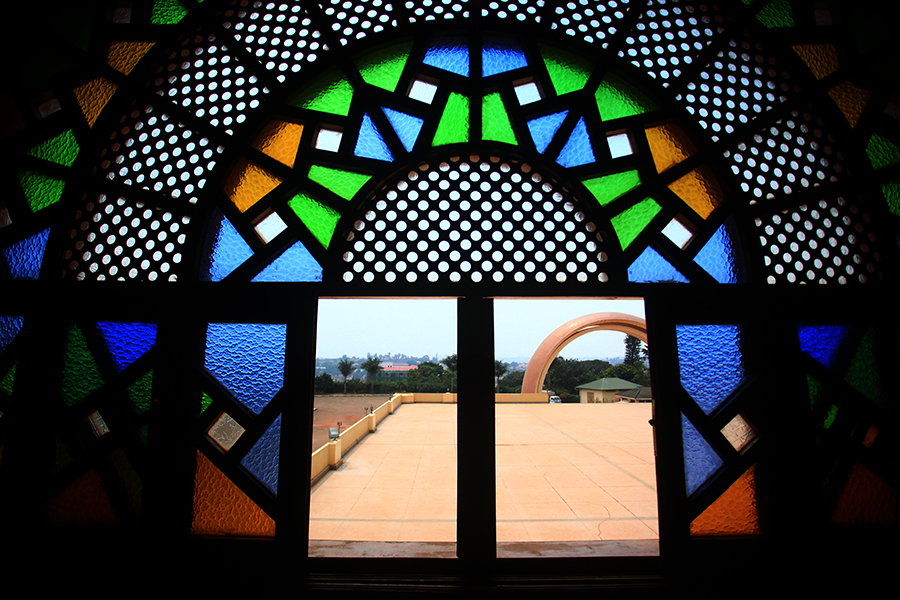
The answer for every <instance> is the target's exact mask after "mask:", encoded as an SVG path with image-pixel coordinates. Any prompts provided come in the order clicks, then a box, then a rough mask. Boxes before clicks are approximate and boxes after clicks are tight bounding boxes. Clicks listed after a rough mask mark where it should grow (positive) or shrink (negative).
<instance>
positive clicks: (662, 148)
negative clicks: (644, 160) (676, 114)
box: [646, 123, 697, 173]
mask: <svg viewBox="0 0 900 600" xmlns="http://www.w3.org/2000/svg"><path fill="white" fill-rule="evenodd" d="M646 134H647V142H648V143H649V144H650V153H651V154H653V162H654V163H655V164H656V172H657V173H662V172H663V171H665V170H666V169H668V168H669V167H672V166H673V165H677V164H678V163H680V162H681V161H683V160H684V159H686V158H687V157H688V156H691V155H692V154H694V153H695V152H697V148H696V147H695V146H694V144H693V143H692V142H691V140H690V138H689V137H688V136H687V134H686V133H685V132H684V131H683V130H682V129H681V128H680V127H678V126H677V125H674V124H672V123H667V124H665V125H658V126H656V127H648V128H647V130H646Z"/></svg>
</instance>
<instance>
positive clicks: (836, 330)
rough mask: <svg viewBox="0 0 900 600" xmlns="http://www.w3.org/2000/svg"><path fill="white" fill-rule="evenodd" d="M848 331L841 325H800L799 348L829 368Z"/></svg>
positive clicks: (798, 331) (798, 329) (798, 330)
mask: <svg viewBox="0 0 900 600" xmlns="http://www.w3.org/2000/svg"><path fill="white" fill-rule="evenodd" d="M848 331H849V330H848V329H847V328H846V327H844V326H842V325H818V326H816V325H806V326H800V327H798V328H797V333H798V334H799V335H800V349H801V350H803V351H804V352H806V353H807V354H809V355H810V356H812V357H813V358H814V359H816V360H817V361H819V362H820V363H822V364H823V365H825V366H826V367H828V368H829V369H830V368H831V367H832V366H833V365H834V359H835V358H836V357H837V353H838V350H840V348H841V344H843V343H844V339H846V337H847V333H848Z"/></svg>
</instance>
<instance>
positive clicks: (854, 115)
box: [828, 81, 872, 127]
mask: <svg viewBox="0 0 900 600" xmlns="http://www.w3.org/2000/svg"><path fill="white" fill-rule="evenodd" d="M828 95H829V96H831V99H832V100H834V102H835V104H837V105H838V108H840V109H841V112H843V113H844V116H845V117H847V120H848V121H850V125H851V126H853V127H856V124H857V123H858V122H859V117H860V115H862V111H863V109H864V108H865V107H866V103H867V102H868V101H869V97H870V96H871V95H872V94H871V93H869V90H867V89H865V88H862V87H860V86H858V85H856V84H855V83H851V82H849V81H844V82H841V83H839V84H837V85H836V86H834V87H833V88H831V89H830V90H828Z"/></svg>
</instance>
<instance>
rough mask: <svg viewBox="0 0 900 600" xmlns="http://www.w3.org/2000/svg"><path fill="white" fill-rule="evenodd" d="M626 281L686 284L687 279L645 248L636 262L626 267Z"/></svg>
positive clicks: (657, 253) (657, 254)
mask: <svg viewBox="0 0 900 600" xmlns="http://www.w3.org/2000/svg"><path fill="white" fill-rule="evenodd" d="M628 281H633V282H635V283H651V282H677V283H688V280H687V278H686V277H685V276H684V275H682V274H681V273H680V272H679V271H678V269H676V268H675V267H673V266H672V263H670V262H669V261H667V260H666V259H665V258H663V257H662V256H660V254H659V252H657V251H656V250H654V249H653V248H646V249H645V250H644V251H643V252H642V253H641V255H640V256H638V257H637V260H635V261H634V262H633V263H631V266H630V267H628Z"/></svg>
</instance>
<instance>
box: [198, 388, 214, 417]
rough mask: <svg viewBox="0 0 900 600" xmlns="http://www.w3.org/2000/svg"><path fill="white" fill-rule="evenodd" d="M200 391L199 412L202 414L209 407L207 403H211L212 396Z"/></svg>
mask: <svg viewBox="0 0 900 600" xmlns="http://www.w3.org/2000/svg"><path fill="white" fill-rule="evenodd" d="M200 393H201V394H202V396H201V398H200V413H201V414H202V413H203V412H205V411H206V409H207V408H209V405H210V404H212V398H210V397H209V395H208V394H207V393H206V392H200Z"/></svg>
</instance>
